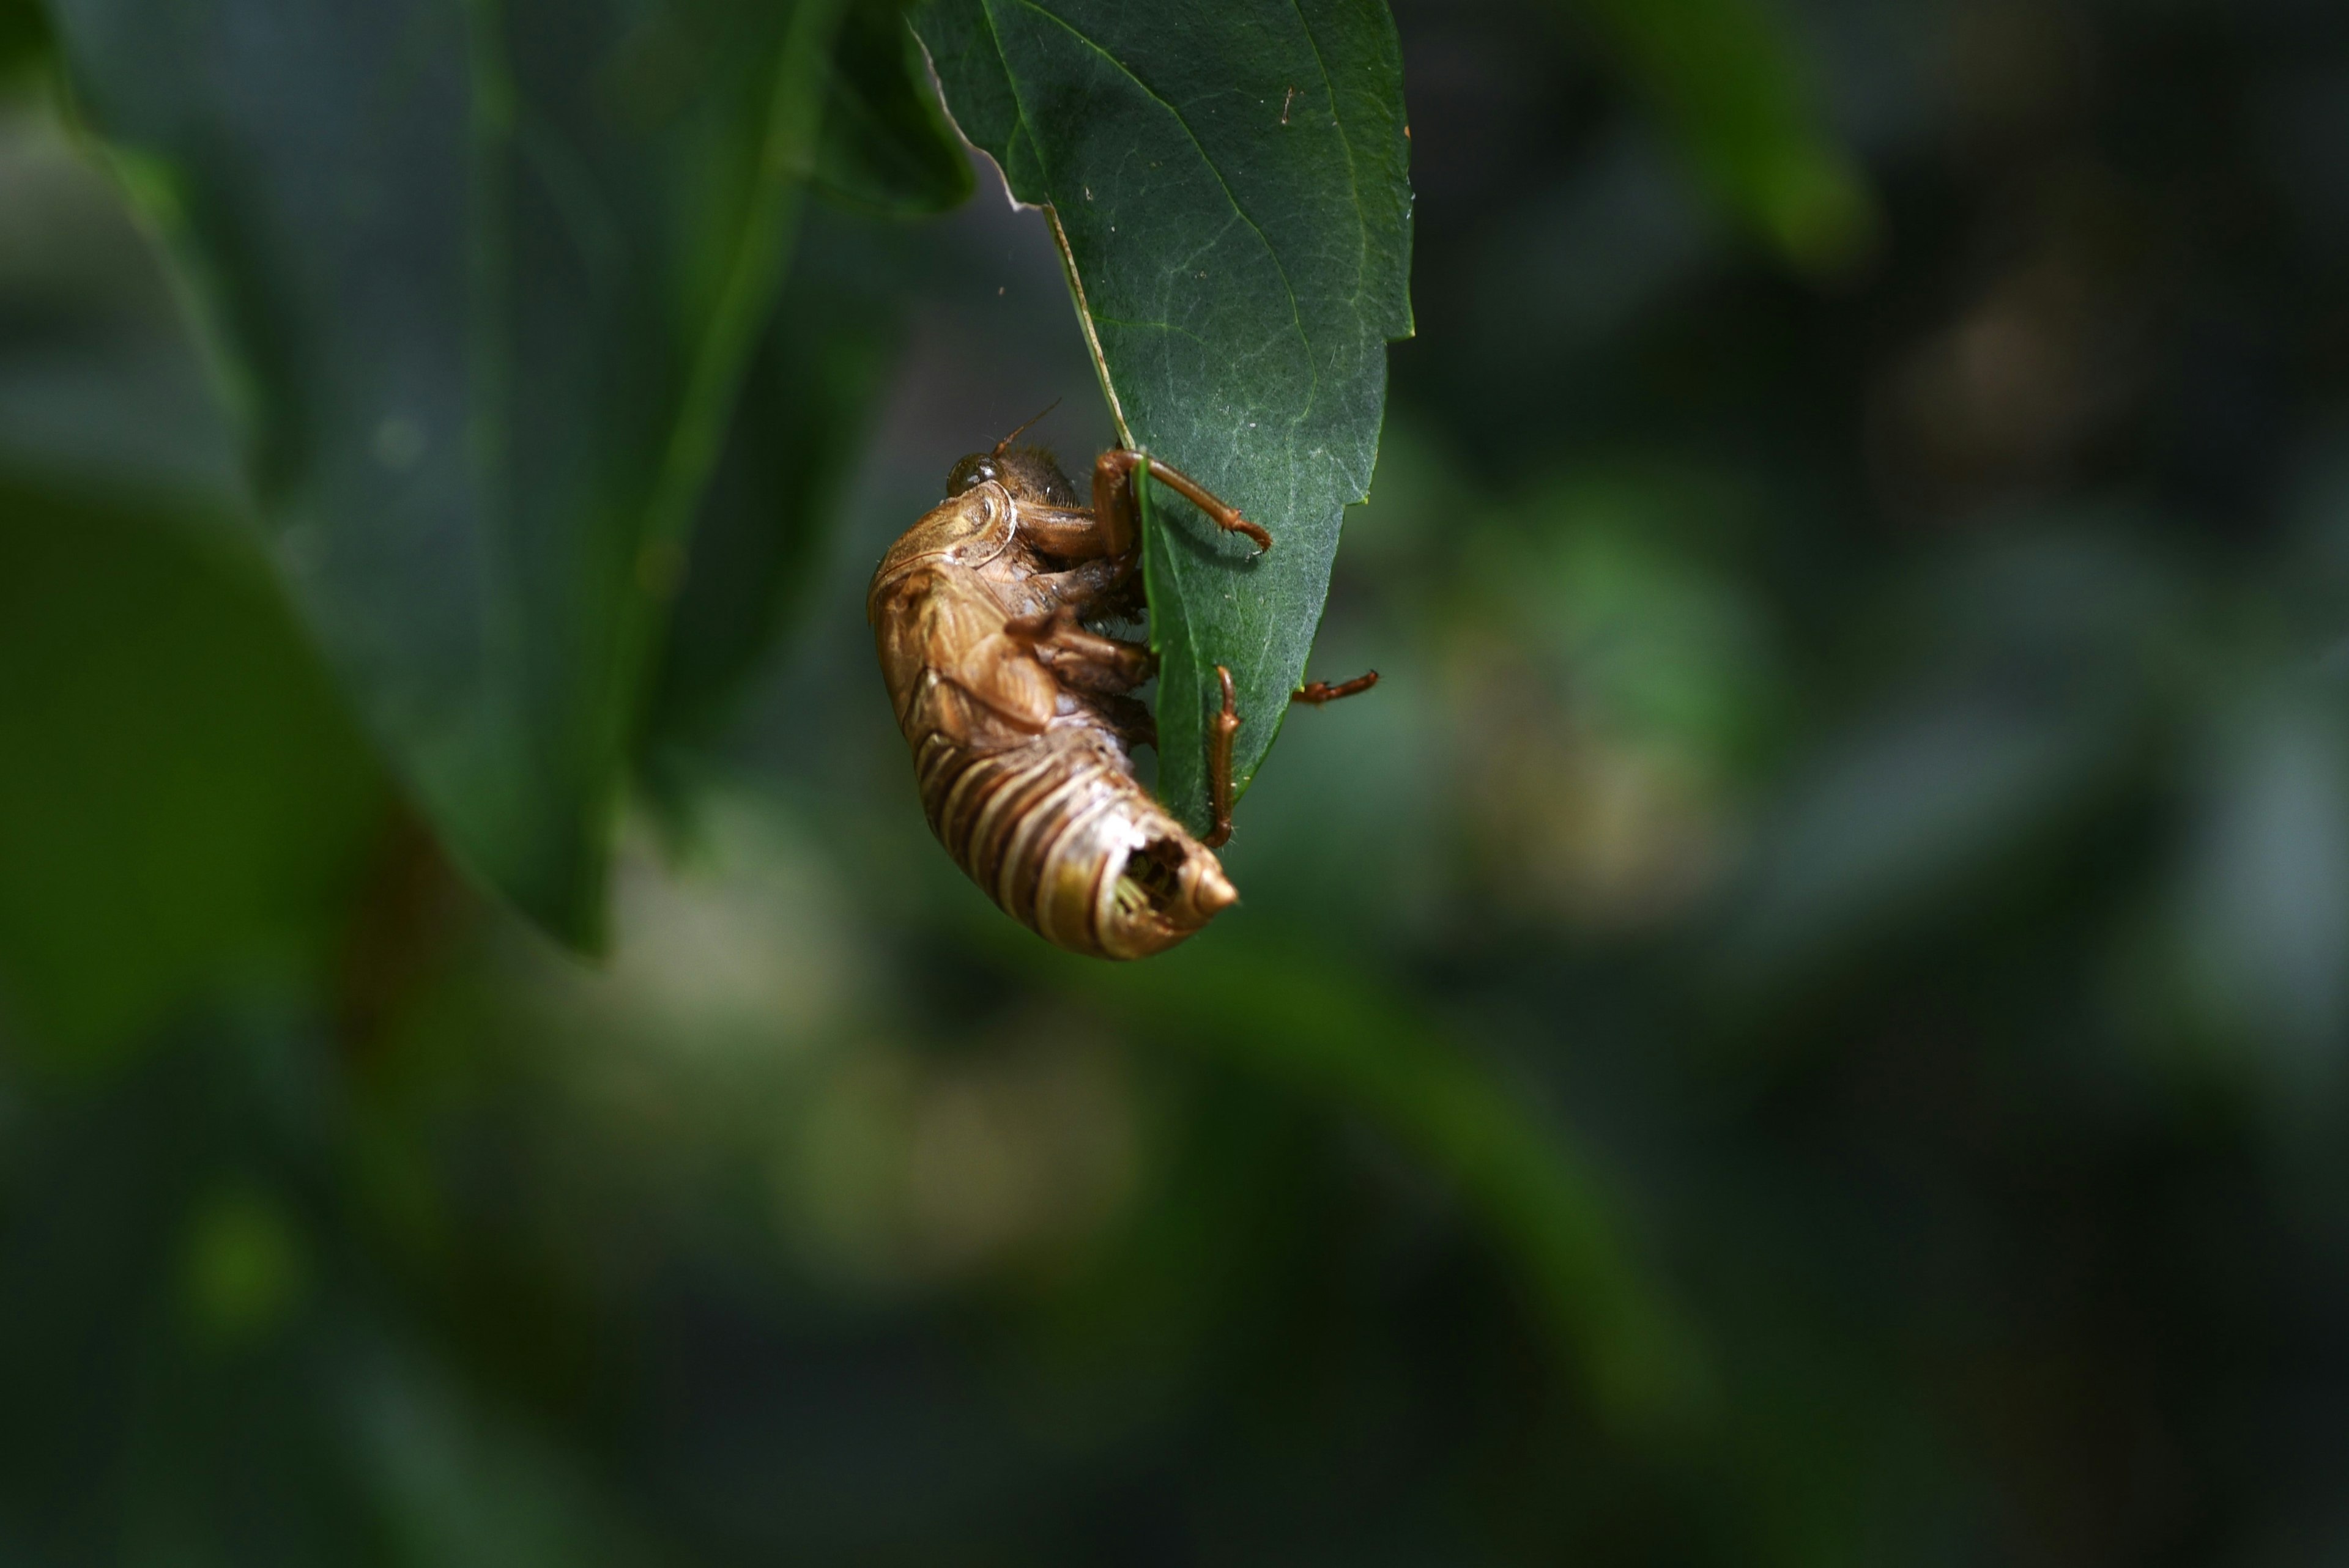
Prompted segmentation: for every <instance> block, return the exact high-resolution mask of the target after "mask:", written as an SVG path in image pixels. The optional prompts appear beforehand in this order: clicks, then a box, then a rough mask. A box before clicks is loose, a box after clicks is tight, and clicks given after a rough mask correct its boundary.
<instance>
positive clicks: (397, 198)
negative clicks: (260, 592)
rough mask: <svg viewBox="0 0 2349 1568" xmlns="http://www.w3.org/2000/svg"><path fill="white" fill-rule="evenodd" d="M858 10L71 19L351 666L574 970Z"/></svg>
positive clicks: (428, 3)
mask: <svg viewBox="0 0 2349 1568" xmlns="http://www.w3.org/2000/svg"><path fill="white" fill-rule="evenodd" d="M837 11H838V0H802V3H801V4H798V5H792V6H790V7H784V6H781V5H766V4H758V5H753V4H748V3H742V4H735V3H730V0H690V3H679V4H676V5H668V6H666V7H663V8H660V9H657V10H655V11H652V12H649V13H647V12H646V11H645V10H644V8H643V7H640V6H636V5H623V4H619V3H618V0H608V3H595V4H556V3H554V0H520V3H517V4H515V5H512V6H507V7H495V6H486V5H484V6H472V7H460V6H457V5H449V4H445V3H441V0H348V3H346V4H338V5H331V6H314V7H295V8H293V9H290V10H289V9H287V8H286V7H285V6H283V5H276V4H273V3H271V0H202V3H199V4H182V5H160V4H155V3H153V0H61V3H60V4H59V5H57V20H58V22H59V24H60V27H61V32H62V35H63V42H64V46H65V49H66V54H67V59H68V61H69V63H70V65H71V67H72V68H73V70H74V73H75V77H76V79H77V81H78V84H79V85H80V87H81V88H82V91H83V95H84V98H85V99H86V101H87V103H88V105H89V107H90V108H91V110H92V111H93V113H94V115H95V118H96V119H98V122H99V124H100V125H101V126H102V127H103V128H104V129H106V130H107V131H108V132H109V134H111V135H112V136H114V137H116V138H118V139H119V141H120V143H121V145H122V146H123V147H124V148H125V149H126V150H128V153H127V165H126V166H127V168H128V170H129V173H130V177H131V180H132V183H133V187H134V189H135V190H137V191H140V193H141V194H142V195H144V196H145V197H146V198H147V200H148V201H149V204H150V208H151V209H152V210H153V211H154V212H155V214H156V216H157V217H158V218H159V219H160V220H161V222H163V223H164V225H165V226H166V228H167V230H168V232H171V234H172V235H173V236H174V237H175V238H176V239H177V240H178V241H179V242H181V245H182V248H183V250H184V251H185V252H186V253H187V254H188V255H189V256H190V258H191V261H192V262H193V263H194V269H195V275H197V276H198V277H199V278H201V279H202V281H203V282H204V283H205V284H207V285H209V290H210V294H209V304H211V305H212V308H213V309H214V310H215V311H217V312H218V313H219V317H220V325H222V326H223V327H224V328H225V336H226V341H227V342H228V344H229V345H230V346H231V347H232V349H233V353H234V354H235V355H236V356H238V365H237V369H238V374H239V377H240V385H239V387H238V390H239V392H240V393H241V394H242V396H243V410H242V411H243V413H244V415H245V416H246V417H247V418H248V420H249V421H250V424H251V427H252V429H251V433H252V435H253V437H254V440H255V442H256V446H257V449H258V473H259V490H260V496H261V500H262V504H263V509H264V513H265V515H266V516H267V518H268V520H269V521H270V522H271V524H272V526H273V528H274V531H275V533H276V536H277V542H278V545H279V550H280V553H281V556H282V559H283V563H284V565H285V571H286V573H287V576H288V578H289V580H290V581H291V582H292V583H294V585H295V590H296V593H297V597H298V598H299V600H300V602H301V603H302V605H303V607H304V609H305V611H306V612H307V613H308V614H309V617H310V619H311V620H312V622H313V623H314V624H316V627H317V628H318V629H319V632H320V634H321V635H322V637H323V639H324V641H325V643H326V647H327V649H328V652H329V654H330V655H331V658H332V660H333V663H334V664H335V665H336V669H337V670H338V672H339V673H340V675H341V676H342V677H343V679H344V681H345V683H346V685H347V687H348V688H349V689H350V691H351V692H352V693H353V694H354V696H356V697H357V700H358V703H359V707H360V708H361V710H362V712H363V713H364V715H365V716H366V718H367V723H368V725H369V727H371V728H372V729H373V730H374V732H375V734H376V736H377V738H378V740H379V741H380V742H381V743H382V744H383V745H384V747H385V748H386V749H387V750H388V753H389V754H390V755H391V756H392V758H394V759H395V760H396V762H397V763H398V766H399V768H400V769H401V771H402V772H403V773H405V774H406V776H407V777H408V779H409V782H410V784H411V785H412V787H413V788H414V789H415V790H416V792H417V794H418V796H419V798H420V799H421V802H422V804H423V805H424V807H425V809H426V810H427V811H428V812H429V814H430V815H431V817H432V819H433V820H434V821H435V822H436V823H437V825H438V826H439V827H440V830H441V831H442V833H443V834H444V835H445V836H446V837H447V839H448V840H449V841H450V844H451V846H452V847H453V848H454V849H455V851H457V853H458V855H459V856H460V859H461V860H463V861H465V862H466V863H467V864H469V865H470V866H471V868H472V869H473V870H474V871H475V872H477V873H478V874H479V875H481V877H482V878H483V879H484V880H486V881H487V882H490V883H492V885H494V886H496V887H497V888H499V889H500V890H501V891H502V892H505V893H507V894H508V895H509V896H511V897H512V898H513V899H514V901H515V902H516V903H519V904H521V905H522V906H523V908H524V909H525V910H526V911H528V912H529V913H531V914H532V915H533V917H534V918H536V919H537V920H538V921H540V922H541V923H543V924H544V925H546V926H547V927H548V928H549V929H550V930H552V931H554V932H555V933H557V934H560V935H561V936H563V937H564V938H565V939H566V940H568V941H570V942H573V943H574V944H582V945H593V944H596V943H597V942H598V941H599V940H600V936H601V930H602V923H603V887H604V877H605V864H606V861H607V858H608V852H609V838H610V833H611V829H612V817H613V815H614V803H615V799H616V791H617V789H618V787H619V784H620V781H621V778H622V774H623V770H624V758H625V754H626V748H627V747H628V745H629V743H630V741H631V738H632V735H633V731H634V728H635V725H636V709H637V706H638V703H639V699H640V696H641V692H642V687H643V686H644V684H645V678H646V675H647V671H646V668H645V666H646V665H647V662H648V658H649V655H650V654H651V652H652V649H653V648H654V646H655V644H654V638H655V637H656V636H657V633H658V629H659V625H660V623H661V621H662V618H663V616H664V615H665V614H666V612H667V596H668V593H669V591H670V589H671V587H672V585H673V582H674V578H675V575H676V571H677V567H678V562H680V560H681V557H682V551H683V548H684V545H685V542H686V536H687V534H688V531H689V528H690V524H691V521H692V519H693V515H694V510H695V507H696V505H697V504H698V500H699V497H700V493H701V490H702V487H703V484H704V481H705V480H706V479H707V477H708V473H709V469H710V467H711V465H712V464H713V463H714V461H715V460H716V456H717V451H718V448H719V443H720V441H721V439H722V438H723V436H724V434H725V424H726V420H727V418H728V417H729V415H730V409H731V407H732V402H733V397H734V392H735V389H736V386H737V383H738V381H739V378H740V372H741V369H742V366H744V364H745V363H746V362H747V361H748V359H749V357H750V354H751V352H752V350H753V348H754V346H755V339H756V335H757V334H758V332H759V330H760V328H761V325H763V323H764V321H765V318H766V315H767V309H768V305H769V304H770V302H771V296H772V294H773V291H774V289H775V287H776V286H777V285H778V284H779V283H780V281H781V258H782V256H783V255H784V254H785V253H786V250H787V247H788V243H789V236H790V233H791V231H792V219H793V217H794V215H795V213H796V192H797V191H798V190H799V183H798V181H796V180H795V179H793V178H792V173H793V171H794V170H802V169H804V168H806V167H807V166H808V163H809V161H810V158H811V152H810V149H811V147H812V142H813V139H814V135H815V131H816V121H817V116H818V112H819V109H820V106H821V93H822V89H821V85H820V84H821V78H822V73H823V70H824V68H825V58H824V51H825V48H826V45H827V41H828V39H829V37H830V36H831V34H832V31H833V23H834V20H835V18H836V15H837Z"/></svg>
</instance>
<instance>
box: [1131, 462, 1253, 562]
mask: <svg viewBox="0 0 2349 1568" xmlns="http://www.w3.org/2000/svg"><path fill="white" fill-rule="evenodd" d="M1144 466H1147V467H1148V469H1150V477H1151V478H1152V479H1154V480H1157V481H1158V482H1159V483H1160V484H1163V485H1164V486H1165V487H1166V488H1167V489H1169V490H1173V491H1174V493H1175V494H1177V495H1179V496H1181V497H1182V498H1183V499H1184V500H1187V501H1189V502H1190V503H1191V504H1192V505H1193V506H1195V507H1197V508H1198V509H1199V510H1200V511H1203V512H1206V514H1207V521H1210V522H1212V523H1214V524H1215V525H1216V527H1217V528H1220V529H1222V530H1223V531H1225V532H1226V533H1245V534H1247V536H1248V538H1249V539H1251V540H1253V541H1255V542H1256V547H1257V550H1258V551H1259V552H1262V551H1267V550H1270V549H1271V548H1272V535H1270V534H1269V533H1267V532H1266V531H1264V530H1263V529H1261V528H1258V527H1257V525H1256V524H1255V523H1252V522H1250V521H1248V520H1247V518H1244V517H1242V516H1241V515H1240V509H1239V508H1237V507H1236V506H1231V505H1228V504H1227V503H1226V502H1224V501H1222V500H1217V499H1216V496H1215V495H1214V494H1213V493H1212V492H1211V491H1210V490H1208V489H1207V487H1206V486H1205V485H1203V484H1201V483H1200V482H1199V481H1198V480H1195V479H1193V478H1192V477H1191V476H1190V475H1188V474H1186V473H1185V472H1184V471H1183V470H1182V469H1178V468H1174V467H1173V466H1171V465H1169V464H1166V463H1162V462H1160V461H1159V460H1158V459H1156V458H1153V457H1145V456H1144V455H1143V454H1142V453H1140V452H1136V451H1131V450H1128V449H1125V448H1123V447H1112V449H1109V450H1108V451H1106V452H1103V453H1102V455H1101V456H1100V457H1098V458H1095V459H1093V515H1094V516H1095V517H1097V518H1099V519H1100V520H1101V525H1102V531H1103V532H1104V533H1106V534H1107V535H1108V536H1109V541H1110V543H1111V546H1112V550H1111V553H1112V554H1123V553H1124V552H1127V551H1129V550H1132V549H1133V547H1134V546H1135V545H1137V544H1138V543H1140V542H1141V539H1142V531H1141V529H1140V527H1139V526H1138V524H1137V521H1136V519H1135V514H1134V507H1133V470H1134V469H1138V468H1143V467H1144Z"/></svg>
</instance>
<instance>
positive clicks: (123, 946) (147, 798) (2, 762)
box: [0, 483, 386, 1055]
mask: <svg viewBox="0 0 2349 1568" xmlns="http://www.w3.org/2000/svg"><path fill="white" fill-rule="evenodd" d="M385 804H386V798H385V791H384V789H383V781H382V777H381V775H380V774H379V773H378V771H377V769H376V767H375V764H374V760H373V758H371V757H370V756H369V755H368V752H367V746H366V743H365V741H364V740H363V739H362V738H361V737H360V736H359V735H358V734H357V730H356V729H355V728H354V727H352V725H351V724H350V722H349V720H348V718H347V716H346V714H345V711H344V709H343V707H342V705H341V704H340V703H339V702H338V701H337V700H336V696H335V692H334V689H333V686H332V684H331V683H330V681H329V680H328V678H327V676H326V672H325V671H324V670H323V669H322V668H320V667H319V665H318V663H317V660H316V655H314V653H313V652H312V650H311V649H310V648H309V647H308V646H307V645H305V642H304V640H303V638H302V636H301V634H300V632H299V631H298V629H297V628H296V627H295V624H294V621H293V618H292V617H291V616H290V615H289V614H287V613H286V610H285V604H284V602H283V600H282V599H281V597H280V595H279V594H278V593H277V590H276V587H275V585H274V583H272V582H271V581H270V579H269V576H268V573H267V568H266V567H265V566H264V563H263V562H261V561H260V560H259V559H258V558H257V557H256V555H255V554H254V552H253V551H252V550H251V549H250V548H249V547H244V548H240V547H239V536H238V535H237V534H236V532H235V531H233V530H231V529H229V528H226V527H223V526H221V525H219V524H217V523H198V522H192V521H183V520H177V519H173V518H170V517H164V516H159V515H156V514H153V513H149V512H142V511H126V510H121V509H117V508H113V507H107V506H98V505H92V504H88V503H86V502H81V503H76V502H67V501H65V500H58V499H57V498H56V497H55V496H54V495H51V494H47V493H44V492H41V491H39V490H28V489H25V488H22V487H19V486H13V485H8V484H5V483H0V866H5V867H6V868H7V874H6V875H5V876H0V989H5V993H6V996H7V1001H8V1004H9V1006H10V1007H11V1009H12V1010H13V1011H15V1012H16V1013H17V1015H18V1016H20V1017H21V1018H22V1019H23V1020H24V1021H25V1022H26V1023H28V1024H30V1025H31V1026H32V1028H33V1031H34V1033H35V1036H36V1038H37V1039H38V1040H39V1041H40V1042H41V1043H42V1044H43V1045H45V1046H46V1047H48V1048H49V1049H51V1050H53V1051H57V1052H61V1053H67V1054H74V1055H85V1054H88V1053H93V1052H97V1053H103V1052H107V1051H110V1050H112V1049H114V1048H116V1047H119V1046H120V1045H122V1044H123V1043H124V1042H125V1041H126V1040H128V1039H129V1037H131V1036H133V1035H135V1034H137V1033H138V1032H139V1031H140V1030H141V1029H142V1028H144V1027H145V1026H149V1025H150V1024H152V1023H154V1022H156V1021H158V1020H159V1019H160V1017H161V1016H164V1015H165V1014H166V1013H167V1012H168V1011H169V1010H170V1009H171V1007H172V1006H175V1005H177V1004H179V1003H181V1002H182V1001H185V1000H187V999H188V998H190V997H191V995H195V994H197V993H199V992H201V991H202V989H203V988H204V987H205V986H207V985H212V984H214V983H216V982H217V981H219V980H220V979H221V978H222V977H223V975H224V973H226V972H228V971H232V970H233V969H235V968H236V967H238V966H239V965H264V966H267V965H274V964H280V963H283V962H285V961H286V960H288V959H292V960H295V961H303V960H314V959H316V958H318V957H321V956H324V954H320V953H318V952H316V951H315V950H314V949H315V947H316V944H317V943H318V941H319V939H320V937H321V936H322V935H323V936H325V937H326V938H327V939H328V940H331V938H332V934H333V933H334V932H335V931H336V929H337V925H338V911H339V909H340V908H341V907H342V904H343V903H344V901H346V900H347V898H348V896H349V895H350V893H351V892H352V889H353V888H354V886H355V885H356V882H357V877H358V874H359V872H360V871H361V869H362V866H363V862H364V860H365V857H366V855H367V851H368V850H369V847H370V845H371V844H372V843H373V841H374V836H375V832H376V830H377V828H378V825H379V823H380V822H381V820H382V815H383V808H384V806H385Z"/></svg>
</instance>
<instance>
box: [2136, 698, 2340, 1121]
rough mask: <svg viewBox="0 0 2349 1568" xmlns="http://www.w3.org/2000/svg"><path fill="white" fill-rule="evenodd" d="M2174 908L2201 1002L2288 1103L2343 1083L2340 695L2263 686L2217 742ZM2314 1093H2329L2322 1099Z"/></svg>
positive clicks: (2223, 725) (2227, 719)
mask: <svg viewBox="0 0 2349 1568" xmlns="http://www.w3.org/2000/svg"><path fill="white" fill-rule="evenodd" d="M2211 740H2212V744H2211V745H2210V747H2209V759H2208V763H2207V764H2206V771H2207V774H2208V779H2207V782H2206V786H2205V791H2204V794H2205V798H2204V800H2203V802H2202V812H2201V817H2202V820H2201V822H2200V824H2199V831H2198V832H2197V834H2196V835H2195V839H2194V841H2193V842H2192V845H2191V849H2190V853H2189V864H2188V868H2187V877H2186V882H2185V885H2184V887H2183V889H2182V890H2181V892H2182V897H2181V898H2180V901H2179V906H2178V913H2179V915H2180V917H2181V921H2182V924H2183V928H2184V935H2185V939H2186V944H2187V948H2186V968H2187V975H2188V976H2189V979H2190V981H2191V982H2192V983H2193V989H2194V992H2195V993H2196V995H2194V997H2193V1000H2194V1001H2195V1002H2196V1003H2198V1004H2199V1007H2198V1008H2197V1010H2198V1011H2199V1012H2200V1013H2202V1014H2203V1015H2204V1016H2206V1017H2209V1018H2212V1019H2213V1020H2215V1021H2217V1022H2219V1023H2220V1024H2222V1025H2224V1026H2231V1029H2232V1030H2233V1031H2239V1032H2240V1033H2241V1034H2244V1035H2247V1036H2249V1037H2250V1038H2251V1041H2252V1042H2253V1043H2255V1044H2256V1045H2257V1046H2258V1047H2262V1048H2263V1055H2262V1056H2261V1057H2260V1058H2259V1059H2258V1060H2257V1061H2256V1063H2255V1064H2254V1065H2255V1066H2256V1067H2257V1068H2260V1069H2261V1070H2263V1071H2265V1072H2266V1073H2267V1074H2268V1075H2269V1076H2270V1078H2271V1087H2272V1088H2274V1089H2276V1090H2277V1091H2278V1092H2279V1093H2280V1094H2281V1095H2282V1097H2283V1098H2284V1099H2286V1100H2287V1101H2292V1100H2299V1099H2303V1097H2306V1096H2308V1095H2309V1094H2310V1093H2311V1091H2313V1090H2321V1089H2323V1088H2327V1087H2329V1086H2334V1085H2337V1084H2338V1083H2339V1081H2340V1075H2341V1072H2342V1068H2343V1067H2344V1058H2343V1045H2344V1031H2349V724H2344V721H2343V718H2342V715H2341V713H2340V693H2339V691H2338V689H2337V688H2333V687H2331V686H2326V687H2323V688H2319V689H2315V690H2307V689H2302V690H2299V691H2290V692H2274V691H2271V692H2267V693H2261V694H2258V695H2256V696H2252V697H2251V698H2250V699H2249V700H2240V701H2239V702H2237V703H2236V704H2235V705H2234V706H2233V707H2232V709H2231V710H2230V711H2228V712H2226V713H2225V714H2223V715H2222V716H2221V722H2220V726H2219V728H2218V731H2217V733H2216V734H2214V735H2213V736H2212V738H2211ZM2312 1103H2317V1104H2323V1103H2328V1102H2327V1101H2325V1100H2324V1099H2323V1098H2322V1097H2319V1098H2318V1099H2315V1100H2314V1101H2313V1102H2312Z"/></svg>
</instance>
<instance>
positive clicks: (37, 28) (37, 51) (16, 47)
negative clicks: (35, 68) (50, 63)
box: [0, 0, 49, 76]
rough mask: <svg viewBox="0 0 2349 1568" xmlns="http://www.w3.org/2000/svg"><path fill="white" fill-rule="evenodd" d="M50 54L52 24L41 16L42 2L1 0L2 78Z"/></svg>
mask: <svg viewBox="0 0 2349 1568" xmlns="http://www.w3.org/2000/svg"><path fill="white" fill-rule="evenodd" d="M48 51H49V24H48V19H47V17H45V16H43V15H41V6H40V0H0V76H4V75H6V74H8V73H10V72H13V71H16V70H17V69H19V68H20V67H25V66H27V65H30V64H32V63H34V62H35V61H37V60H38V59H40V58H41V57H42V56H44V55H46V54H47V53H48Z"/></svg>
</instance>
